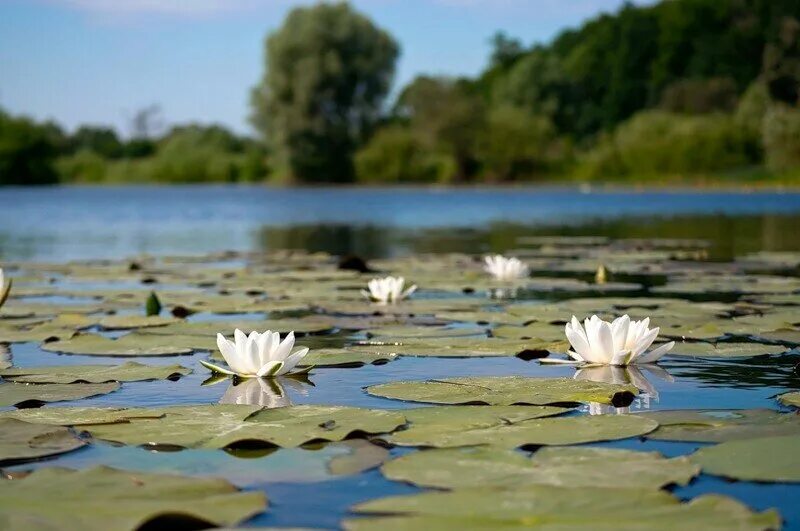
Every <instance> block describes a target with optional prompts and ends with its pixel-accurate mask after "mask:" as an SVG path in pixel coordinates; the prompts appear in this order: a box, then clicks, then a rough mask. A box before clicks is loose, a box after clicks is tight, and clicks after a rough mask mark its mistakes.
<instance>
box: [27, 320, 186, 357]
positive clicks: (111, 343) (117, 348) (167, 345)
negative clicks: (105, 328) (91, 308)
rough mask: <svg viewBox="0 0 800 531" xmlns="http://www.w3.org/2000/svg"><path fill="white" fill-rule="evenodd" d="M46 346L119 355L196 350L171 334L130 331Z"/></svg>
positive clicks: (45, 347)
mask: <svg viewBox="0 0 800 531" xmlns="http://www.w3.org/2000/svg"><path fill="white" fill-rule="evenodd" d="M163 328H167V327H163ZM42 350H47V351H50V352H58V353H60V354H80V355H83V356H119V357H129V356H177V355H181V354H191V353H192V349H191V348H188V347H186V346H183V345H180V344H174V343H172V342H171V338H170V337H163V336H160V335H144V334H136V335H134V334H128V335H124V336H122V337H120V338H118V339H110V338H107V337H104V336H99V335H96V334H79V335H76V336H74V337H73V338H72V339H68V340H66V341H54V342H52V343H45V344H44V345H42Z"/></svg>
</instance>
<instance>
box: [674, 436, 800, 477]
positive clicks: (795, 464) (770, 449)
mask: <svg viewBox="0 0 800 531" xmlns="http://www.w3.org/2000/svg"><path fill="white" fill-rule="evenodd" d="M798 448H800V435H785V436H782V437H763V438H759V439H746V440H742V441H728V442H724V443H721V444H718V445H716V446H708V447H705V448H700V449H699V450H698V451H697V452H695V453H694V454H692V455H691V456H690V457H691V459H692V461H694V462H695V463H697V464H699V465H700V466H701V467H702V469H703V472H705V473H706V474H711V475H714V476H724V477H727V478H732V479H739V480H744V481H766V482H800V453H798V451H797V449H798Z"/></svg>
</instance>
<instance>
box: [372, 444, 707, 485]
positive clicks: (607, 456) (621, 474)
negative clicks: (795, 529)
mask: <svg viewBox="0 0 800 531" xmlns="http://www.w3.org/2000/svg"><path fill="white" fill-rule="evenodd" d="M381 471H382V472H383V474H384V475H385V476H386V477H387V478H389V479H392V480H395V481H406V482H408V483H413V484H415V485H419V486H422V487H434V488H442V489H461V488H468V487H504V488H516V487H521V486H524V485H534V484H535V485H553V486H560V487H593V488H598V489H613V488H616V487H619V486H620V485H625V486H627V487H631V488H642V489H658V488H660V487H663V486H665V485H671V484H676V485H686V484H688V483H689V481H691V479H692V478H693V477H695V476H696V475H697V474H698V473H699V472H700V468H699V467H698V466H697V465H695V464H693V463H691V462H690V461H689V460H688V458H686V457H677V458H672V459H667V458H665V457H663V456H662V455H661V454H659V453H657V452H636V451H632V450H622V449H616V448H570V447H546V448H541V449H539V450H537V451H536V452H535V453H534V454H533V455H532V456H527V455H525V454H522V453H520V452H518V451H513V450H503V449H500V448H496V447H475V448H451V449H443V450H425V451H421V452H414V453H412V454H407V455H404V456H401V457H398V458H397V459H394V460H392V461H389V462H388V463H386V464H384V465H383V467H382V468H381Z"/></svg>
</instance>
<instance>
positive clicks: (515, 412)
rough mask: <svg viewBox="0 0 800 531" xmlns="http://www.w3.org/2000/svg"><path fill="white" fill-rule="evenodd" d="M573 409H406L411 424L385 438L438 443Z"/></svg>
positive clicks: (404, 442)
mask: <svg viewBox="0 0 800 531" xmlns="http://www.w3.org/2000/svg"><path fill="white" fill-rule="evenodd" d="M569 411H571V409H569V408H563V407H555V406H433V407H421V408H414V409H404V410H403V415H405V417H406V419H407V420H408V422H409V426H408V428H406V429H404V430H401V431H397V432H395V433H394V434H392V435H388V436H384V437H383V438H384V439H386V440H387V441H389V442H390V443H392V444H396V445H400V446H438V445H437V444H436V443H435V442H431V441H435V440H441V439H442V438H444V437H447V436H452V435H453V434H458V433H461V432H464V431H469V430H475V429H487V428H493V427H501V426H506V425H511V424H516V423H519V422H523V421H526V420H530V419H536V418H541V417H550V416H555V415H561V414H562V413H567V412H569Z"/></svg>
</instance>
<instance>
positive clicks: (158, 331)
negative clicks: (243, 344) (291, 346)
mask: <svg viewBox="0 0 800 531" xmlns="http://www.w3.org/2000/svg"><path fill="white" fill-rule="evenodd" d="M237 328H238V329H240V330H242V331H244V332H245V333H249V332H251V331H253V330H255V331H258V332H263V331H265V330H271V331H273V332H280V333H281V334H285V333H289V332H294V333H295V334H318V333H322V332H328V331H330V330H331V328H332V326H331V324H330V322H329V321H328V320H325V319H321V318H319V317H314V318H308V319H270V320H266V321H257V320H249V321H197V322H179V323H175V324H171V325H167V326H160V327H157V328H146V329H143V330H141V331H140V332H141V333H142V334H143V335H144V334H152V335H165V336H205V337H211V338H212V339H213V338H215V337H216V336H217V334H218V333H221V334H223V335H225V336H232V335H233V331H234V330H235V329H237Z"/></svg>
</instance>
